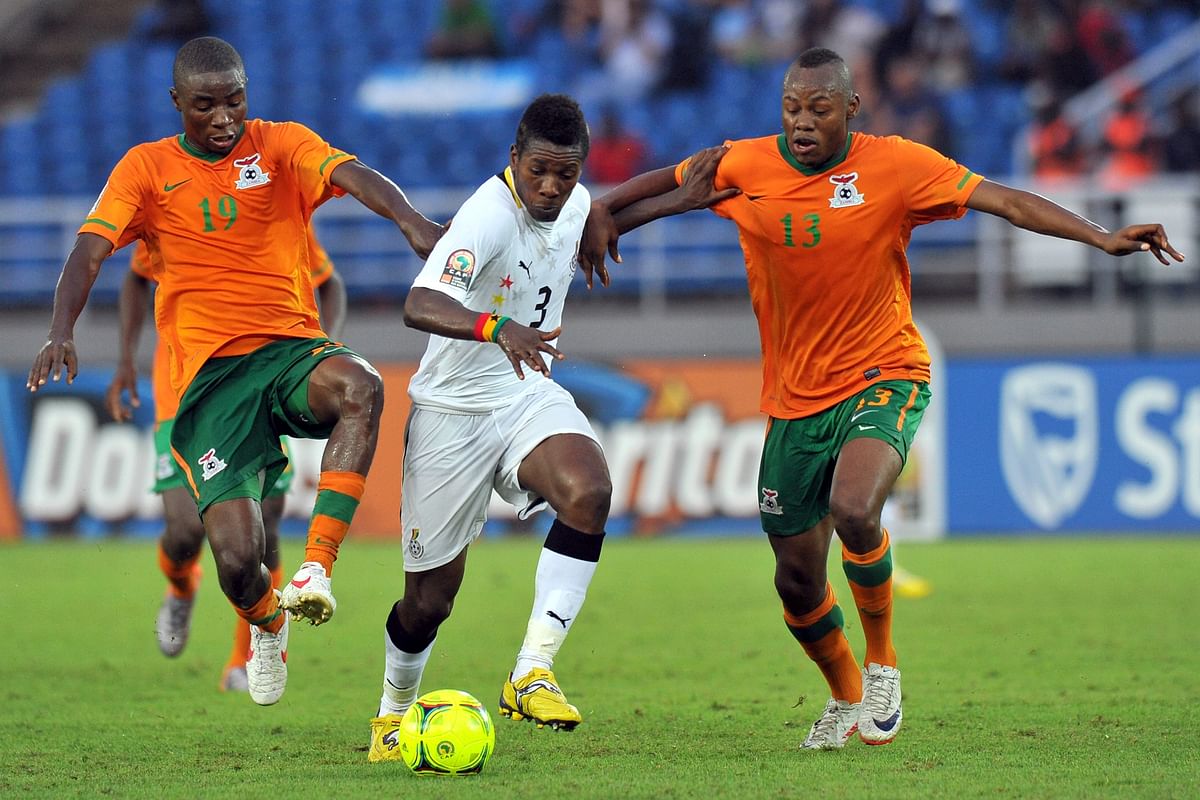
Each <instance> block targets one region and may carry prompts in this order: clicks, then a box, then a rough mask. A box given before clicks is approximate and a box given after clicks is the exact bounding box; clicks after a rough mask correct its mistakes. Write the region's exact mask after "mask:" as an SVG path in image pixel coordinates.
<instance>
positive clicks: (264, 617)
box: [233, 586, 287, 649]
mask: <svg viewBox="0 0 1200 800" xmlns="http://www.w3.org/2000/svg"><path fill="white" fill-rule="evenodd" d="M233 609H234V611H236V612H237V613H238V616H239V617H241V618H242V619H244V620H246V622H248V623H250V624H251V625H257V626H258V627H260V628H262V629H263V630H264V631H267V632H268V633H279V629H280V628H282V627H283V623H284V622H286V621H287V617H285V616H284V615H283V613H284V612H283V609H281V608H280V607H279V598H278V597H276V596H275V587H273V586H268V587H267V591H266V592H264V593H263V596H262V597H260V598H259V599H258V602H257V603H255V604H254V605H252V606H250V608H238V607H237V606H234V607H233ZM249 647H250V645H249V642H247V644H246V648H247V649H249Z"/></svg>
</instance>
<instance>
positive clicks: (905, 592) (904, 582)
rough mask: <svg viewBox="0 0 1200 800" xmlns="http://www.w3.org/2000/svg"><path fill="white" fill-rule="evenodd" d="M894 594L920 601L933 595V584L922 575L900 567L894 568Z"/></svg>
mask: <svg viewBox="0 0 1200 800" xmlns="http://www.w3.org/2000/svg"><path fill="white" fill-rule="evenodd" d="M892 593H893V594H895V595H896V596H897V597H907V598H908V599H910V600H920V599H921V598H922V597H928V596H929V595H931V594H933V584H932V583H930V582H929V581H928V580H926V579H925V578H922V577H921V576H920V575H914V574H913V573H911V572H909V571H908V570H906V569H902V568H900V567H893V568H892Z"/></svg>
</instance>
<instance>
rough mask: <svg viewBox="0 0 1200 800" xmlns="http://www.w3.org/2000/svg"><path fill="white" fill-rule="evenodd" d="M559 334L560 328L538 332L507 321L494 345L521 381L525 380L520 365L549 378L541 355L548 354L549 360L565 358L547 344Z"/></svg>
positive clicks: (548, 371)
mask: <svg viewBox="0 0 1200 800" xmlns="http://www.w3.org/2000/svg"><path fill="white" fill-rule="evenodd" d="M561 333H562V326H559V327H557V328H555V329H554V330H552V331H539V330H537V329H536V328H530V327H529V326H527V325H522V324H521V323H519V322H517V321H516V320H509V322H507V323H506V324H505V325H504V327H502V328H501V329H500V334H499V335H498V336H497V337H496V344H498V345H500V349H501V350H503V351H504V355H506V356H508V361H509V363H511V364H512V365H513V369H514V370H515V371H516V373H517V377H518V378H520V379H521V380H525V371H524V370H523V369H522V365H525V366H528V367H529V368H530V369H532V370H533V371H534V372H540V373H542V374H543V375H545V376H546V377H547V378H549V377H550V368H549V367H548V366H546V362H545V361H544V360H543V359H542V353H548V354H549V355H550V357H551V358H553V359H555V360H558V361H561V360H562V359H564V358H566V356H564V355H563V354H562V353H560V352H559V351H558V350H557V349H556V348H555V347H554V346H552V345H550V344H549V342H551V341H553V340H555V339H557V338H558V337H559V334H561Z"/></svg>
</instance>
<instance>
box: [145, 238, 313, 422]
mask: <svg viewBox="0 0 1200 800" xmlns="http://www.w3.org/2000/svg"><path fill="white" fill-rule="evenodd" d="M308 262H309V271H310V276H311V279H312V284H313V288H314V289H315V288H317V287H319V286H320V285H321V284H323V283H325V282H326V281H327V280H329V279H330V278H331V277H333V273H334V268H333V260H332V259H330V258H329V254H328V253H326V252H325V248H324V247H322V246H321V242H320V241H319V240H318V239H317V233H316V231H315V230H313V226H312V223H311V222H310V223H309V225H308ZM129 269H130V270H131V271H132V272H133V273H134V274H136V275H140V276H141V277H143V278H145V279H146V280H149V281H153V280H154V265H153V264H152V263H151V256H150V248H149V247H147V246H146V243H145V242H144V241H142V240H141V239H138V241H137V243H136V244H135V245H134V247H133V255H132V256H130V258H129ZM170 372H171V366H170V361H169V360H168V356H167V346H166V344H165V343H164V341H163V340H162V339H161V338H160V339H159V340H158V344H157V345H156V346H155V348H154V366H153V369H152V371H151V384H152V386H153V387H154V420H155V422H162V421H163V420H167V419H172V418H174V416H175V412H176V411H177V410H178V409H179V397H178V396H177V395H176V394H175V391H174V390H173V389H172V388H171V381H170V380H169V378H170Z"/></svg>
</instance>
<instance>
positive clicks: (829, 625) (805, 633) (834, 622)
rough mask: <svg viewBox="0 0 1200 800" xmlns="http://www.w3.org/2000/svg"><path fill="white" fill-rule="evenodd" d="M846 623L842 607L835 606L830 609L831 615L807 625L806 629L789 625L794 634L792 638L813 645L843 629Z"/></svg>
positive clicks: (828, 614)
mask: <svg viewBox="0 0 1200 800" xmlns="http://www.w3.org/2000/svg"><path fill="white" fill-rule="evenodd" d="M845 621H846V616H845V614H843V613H842V607H841V606H839V605H837V604H834V606H833V608H831V609H829V613H827V614H826V615H825V616H823V617H821V618H820V619H819V620H817V621H816V622H814V623H813V624H812V625H805V626H804V627H797V626H795V625H788V630H789V631H791V632H792V636H795V637H796V641H797V642H800V643H801V644H811V643H813V642H815V641H817V640H818V639H821V638H823V637H824V636H826V635H828V634H829V633H832V632H833V631H835V630H837V629H838V628H840V627H842V624H843V623H844V622H845Z"/></svg>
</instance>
